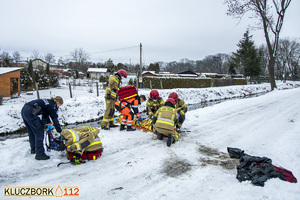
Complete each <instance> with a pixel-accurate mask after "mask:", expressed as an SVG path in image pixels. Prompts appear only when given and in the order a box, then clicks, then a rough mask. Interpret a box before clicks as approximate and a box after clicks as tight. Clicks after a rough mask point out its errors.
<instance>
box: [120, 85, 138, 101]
mask: <svg viewBox="0 0 300 200" xmlns="http://www.w3.org/2000/svg"><path fill="white" fill-rule="evenodd" d="M117 95H118V96H119V100H120V101H124V100H127V99H130V98H132V97H136V96H137V95H138V93H137V90H136V88H135V87H134V86H133V85H129V86H125V87H120V88H119V89H118V91H117Z"/></svg>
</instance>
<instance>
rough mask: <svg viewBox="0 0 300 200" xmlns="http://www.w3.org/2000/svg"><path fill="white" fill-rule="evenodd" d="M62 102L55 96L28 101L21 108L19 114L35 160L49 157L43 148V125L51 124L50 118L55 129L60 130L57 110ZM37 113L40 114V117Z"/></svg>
mask: <svg viewBox="0 0 300 200" xmlns="http://www.w3.org/2000/svg"><path fill="white" fill-rule="evenodd" d="M62 104H63V99H62V98H61V97H60V96H56V97H55V98H51V99H36V100H33V101H30V102H28V103H26V104H25V105H24V106H23V108H22V111H21V115H22V118H23V121H24V124H25V126H26V129H27V132H28V136H29V143H30V148H31V154H35V159H36V160H48V159H49V158H50V156H48V155H46V154H45V149H44V126H45V125H46V124H48V125H50V124H51V121H50V118H51V120H52V122H53V124H54V126H55V129H56V131H57V132H58V133H60V132H61V127H60V124H59V121H58V119H57V118H58V115H57V111H58V108H59V107H60V106H61V105H62ZM39 115H42V119H40V117H39ZM49 116H50V118H49Z"/></svg>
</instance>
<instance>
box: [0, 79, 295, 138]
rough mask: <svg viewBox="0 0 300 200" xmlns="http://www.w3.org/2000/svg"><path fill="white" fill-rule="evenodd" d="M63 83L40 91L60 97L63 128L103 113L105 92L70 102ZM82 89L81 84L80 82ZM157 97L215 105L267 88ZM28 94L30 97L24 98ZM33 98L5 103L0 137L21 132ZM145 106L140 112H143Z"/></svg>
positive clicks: (76, 90) (90, 91)
mask: <svg viewBox="0 0 300 200" xmlns="http://www.w3.org/2000/svg"><path fill="white" fill-rule="evenodd" d="M66 83H67V82H66V81H64V80H63V81H61V87H60V88H51V89H48V90H40V91H39V95H40V98H50V97H55V96H61V97H62V98H63V99H64V104H63V105H62V106H61V107H60V109H59V112H58V115H59V121H60V122H61V124H62V125H64V124H75V123H76V122H86V121H90V120H98V119H99V118H100V117H101V116H103V113H104V111H105V101H104V95H105V90H103V89H100V90H99V96H98V97H97V92H96V86H94V87H92V86H91V87H85V86H73V87H72V97H73V98H70V91H69V86H68V84H66ZM81 85H82V81H81ZM277 86H278V89H279V90H281V89H287V88H294V87H298V86H300V82H288V83H282V82H278V83H277ZM158 91H159V93H160V96H161V97H162V98H163V99H164V100H166V99H167V98H168V95H169V94H170V93H171V92H177V93H178V95H179V98H181V99H183V100H184V101H185V103H186V104H198V103H201V102H206V101H215V100H222V99H230V98H235V97H244V96H249V95H254V94H259V93H265V92H268V91H270V84H268V83H265V84H259V85H245V86H230V87H214V88H188V89H186V88H185V89H182V88H181V89H167V90H158ZM149 93H150V89H140V90H139V94H144V95H145V96H146V97H147V98H149ZM28 94H31V95H28ZM36 98H37V94H36V92H35V91H33V92H24V93H22V94H21V96H20V98H16V99H12V100H6V101H4V103H3V105H2V106H0V113H1V117H0V119H1V121H0V135H1V134H4V133H10V132H14V131H17V130H19V129H20V128H24V127H25V125H24V123H23V120H22V118H21V112H20V111H21V109H22V107H23V105H24V103H26V102H28V101H31V100H34V99H36ZM145 108H146V102H144V103H143V104H142V105H141V107H140V109H141V110H145Z"/></svg>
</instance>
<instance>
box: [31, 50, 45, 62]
mask: <svg viewBox="0 0 300 200" xmlns="http://www.w3.org/2000/svg"><path fill="white" fill-rule="evenodd" d="M30 58H31V59H32V60H34V59H42V56H41V55H40V53H39V52H38V51H37V50H33V52H32V55H31V56H30Z"/></svg>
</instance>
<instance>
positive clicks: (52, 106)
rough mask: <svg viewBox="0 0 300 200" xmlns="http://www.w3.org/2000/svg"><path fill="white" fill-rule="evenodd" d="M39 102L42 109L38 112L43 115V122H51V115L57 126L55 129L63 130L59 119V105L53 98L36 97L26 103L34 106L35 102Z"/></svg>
mask: <svg viewBox="0 0 300 200" xmlns="http://www.w3.org/2000/svg"><path fill="white" fill-rule="evenodd" d="M35 103H37V104H38V105H39V106H41V111H40V112H39V113H38V115H42V121H43V124H44V125H45V124H47V123H51V121H50V119H49V116H50V117H51V119H52V122H53V124H54V126H55V129H56V131H57V132H59V133H60V132H61V131H62V129H61V127H60V124H59V121H58V119H57V118H58V115H57V110H58V108H57V105H56V103H55V102H54V100H53V99H36V100H33V101H30V102H28V103H26V105H29V106H32V107H34V104H35Z"/></svg>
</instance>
